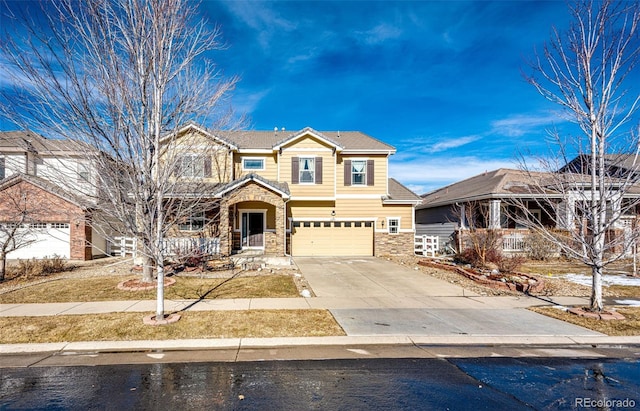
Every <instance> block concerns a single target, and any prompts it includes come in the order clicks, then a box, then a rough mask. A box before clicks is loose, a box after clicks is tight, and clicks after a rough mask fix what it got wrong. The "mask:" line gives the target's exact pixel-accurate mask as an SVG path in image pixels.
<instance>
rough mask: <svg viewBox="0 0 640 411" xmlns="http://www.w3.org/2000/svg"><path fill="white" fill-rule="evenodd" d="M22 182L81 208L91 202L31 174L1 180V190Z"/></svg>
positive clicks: (85, 207) (16, 175)
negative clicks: (86, 201) (84, 200)
mask: <svg viewBox="0 0 640 411" xmlns="http://www.w3.org/2000/svg"><path fill="white" fill-rule="evenodd" d="M21 182H25V183H27V184H31V185H33V186H35V187H38V188H39V189H41V190H43V191H46V192H47V193H49V194H51V195H54V196H56V197H59V198H61V199H62V200H64V201H66V202H68V203H70V204H73V205H75V206H77V207H79V208H81V209H87V208H89V204H86V203H85V202H83V201H81V200H80V199H78V198H77V197H76V196H74V195H72V194H71V193H68V192H66V191H65V190H63V189H62V188H61V187H60V186H58V185H56V184H54V183H52V182H50V181H48V180H44V179H42V178H40V177H36V176H32V175H29V174H22V173H17V174H13V175H11V176H9V177H7V178H5V179H4V180H0V191H3V190H6V189H7V188H9V187H13V186H15V185H16V184H19V183H21Z"/></svg>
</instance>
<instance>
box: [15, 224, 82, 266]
mask: <svg viewBox="0 0 640 411" xmlns="http://www.w3.org/2000/svg"><path fill="white" fill-rule="evenodd" d="M20 231H21V232H20V233H19V234H20V235H22V234H23V233H25V232H26V233H27V234H26V235H27V237H25V238H28V239H29V241H31V240H33V242H31V243H30V244H29V245H28V246H26V247H23V248H20V249H18V250H16V251H12V252H10V253H9V254H8V255H7V257H8V258H11V259H15V258H21V259H30V258H46V257H53V256H54V255H57V256H60V257H63V258H69V255H70V252H71V247H70V242H69V239H70V235H69V232H70V230H69V224H67V223H53V224H51V223H49V224H45V223H38V224H29V225H28V226H27V227H25V228H21V229H20Z"/></svg>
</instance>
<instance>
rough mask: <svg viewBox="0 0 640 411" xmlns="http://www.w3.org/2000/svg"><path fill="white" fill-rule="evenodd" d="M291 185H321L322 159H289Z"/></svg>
mask: <svg viewBox="0 0 640 411" xmlns="http://www.w3.org/2000/svg"><path fill="white" fill-rule="evenodd" d="M291 183H292V184H300V183H304V184H322V157H291Z"/></svg>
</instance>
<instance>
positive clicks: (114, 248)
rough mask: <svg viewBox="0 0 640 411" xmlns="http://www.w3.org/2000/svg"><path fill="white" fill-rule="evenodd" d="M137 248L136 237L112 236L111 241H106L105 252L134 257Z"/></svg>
mask: <svg viewBox="0 0 640 411" xmlns="http://www.w3.org/2000/svg"><path fill="white" fill-rule="evenodd" d="M137 250H138V239H137V238H134V237H114V238H113V241H109V242H108V243H107V254H110V255H119V256H120V257H126V256H127V255H130V256H132V257H133V258H136V251H137Z"/></svg>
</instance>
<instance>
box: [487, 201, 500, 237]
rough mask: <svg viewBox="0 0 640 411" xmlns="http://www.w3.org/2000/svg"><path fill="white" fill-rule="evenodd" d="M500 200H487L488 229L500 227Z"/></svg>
mask: <svg viewBox="0 0 640 411" xmlns="http://www.w3.org/2000/svg"><path fill="white" fill-rule="evenodd" d="M500 203H501V201H500V200H491V201H490V202H489V227H488V228H489V229H493V230H496V229H499V228H500Z"/></svg>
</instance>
